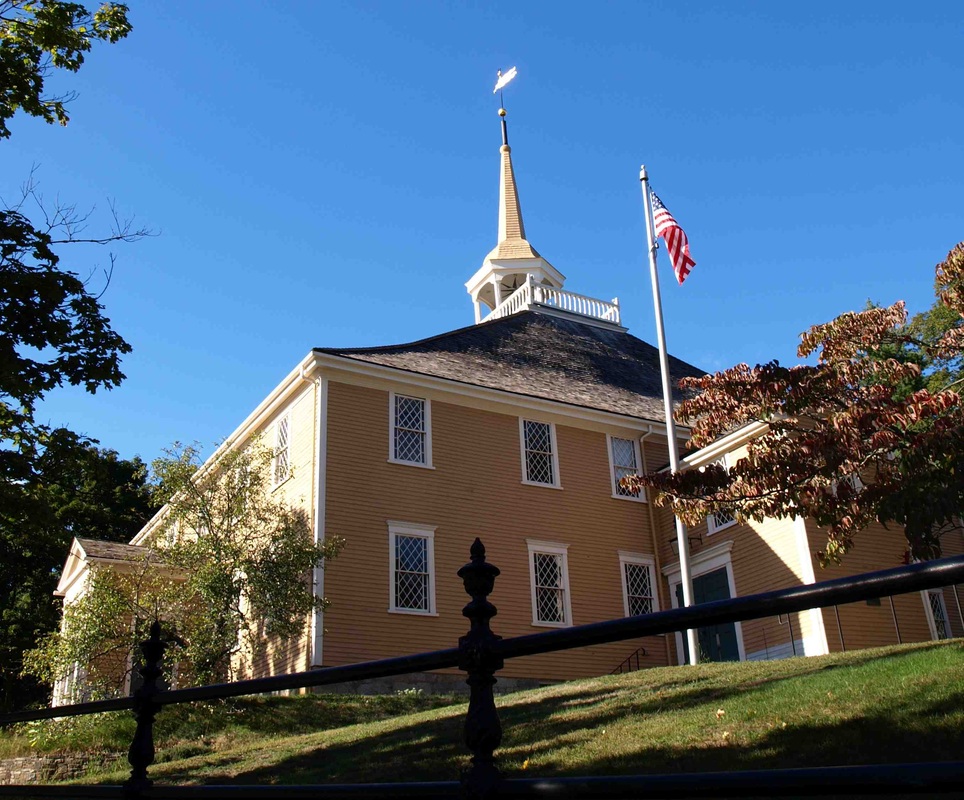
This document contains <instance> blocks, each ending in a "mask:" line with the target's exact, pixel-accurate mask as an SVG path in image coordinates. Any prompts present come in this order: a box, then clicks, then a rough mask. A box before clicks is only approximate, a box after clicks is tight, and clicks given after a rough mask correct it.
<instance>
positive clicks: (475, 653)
mask: <svg viewBox="0 0 964 800" xmlns="http://www.w3.org/2000/svg"><path fill="white" fill-rule="evenodd" d="M470 553H471V554H472V559H471V560H470V561H469V563H468V564H466V565H465V566H464V567H462V568H461V569H460V570H459V572H458V575H459V577H460V578H461V579H462V582H463V583H464V584H465V591H466V592H467V593H468V594H469V595H470V596H471V598H472V600H471V601H470V602H469V603H468V605H466V606H465V608H463V609H462V615H463V616H465V617H468V619H469V622H470V623H471V624H470V627H469V632H468V633H467V634H466V635H465V636H462V637H461V638H460V639H459V649H460V650H461V654H460V655H459V669H463V670H465V671H466V672H467V673H468V678H467V679H466V681H465V682H466V683H467V684H468V685H469V711H468V714H467V715H466V718H465V743H466V744H467V745H468V746H469V749H470V750H471V751H472V766H471V767H469V768H468V769H467V770H466V771H465V772H464V773H463V775H462V788H463V791H464V793H465V795H466V797H469V798H472V800H486V798H490V797H494V796H495V794H496V791H497V788H498V785H499V782H500V781H501V780H502V773H501V772H499V769H498V767H496V765H495V756H494V755H493V753H494V752H495V749H496V748H497V747H498V746H499V744H500V743H501V742H502V725H501V723H500V722H499V713H498V711H496V708H495V698H494V697H493V695H492V687H493V686H494V685H495V681H496V678H495V672H496V670H500V669H502V667H503V664H504V662H503V660H502V658H501V657H500V656H498V655H497V654H495V653H494V651H493V646H494V645H495V643H496V642H498V641H499V640H500V639H501V638H502V637H501V636H496V635H495V634H494V633H492V629H491V628H490V627H489V620H491V619H492V617H494V616H495V615H496V614H497V613H498V611H497V610H496V607H495V606H494V605H492V603H490V602H489V601H488V596H489V595H490V594H491V593H492V589H493V587H494V586H495V579H496V577H497V576H498V575H499V568H498V567H496V566H494V565H492V564H489V563H488V562H487V561H486V560H485V546H484V545H483V544H482V542H481V540H479V539H478V538H476V540H475V541H474V542H473V543H472V548H471V550H470Z"/></svg>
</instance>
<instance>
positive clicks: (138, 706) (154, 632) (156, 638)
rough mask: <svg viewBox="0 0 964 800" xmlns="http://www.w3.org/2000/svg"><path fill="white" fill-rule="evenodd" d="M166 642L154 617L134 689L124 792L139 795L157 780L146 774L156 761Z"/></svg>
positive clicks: (143, 646)
mask: <svg viewBox="0 0 964 800" xmlns="http://www.w3.org/2000/svg"><path fill="white" fill-rule="evenodd" d="M166 647H167V644H166V643H165V642H164V640H163V639H162V638H161V623H160V620H158V619H155V620H154V622H152V623H151V635H150V638H148V639H146V640H145V641H143V642H141V653H142V656H143V661H144V663H143V666H142V667H141V668H140V673H141V678H142V679H143V683H142V684H141V686H140V688H139V689H138V690H137V691H136V692H134V717H135V718H136V719H137V729H136V730H135V731H134V738H133V740H132V741H131V746H130V750H128V751H127V761H128V762H129V763H130V765H131V776H130V777H129V778H128V779H127V780H126V781H125V782H124V789H125V790H126V792H125V794H127V795H128V796H136V795H138V794H139V793H140V792H142V791H143V790H144V789H147V788H149V787H150V786H151V784H153V783H154V781H152V780H151V779H150V778H148V777H147V768H148V767H149V766H150V765H151V764H153V763H154V716H155V715H156V714H157V709H158V706H157V704H156V703H155V702H154V695H156V694H157V691H158V689H157V679H158V678H159V677H161V661H162V660H163V659H164V650H165V649H166Z"/></svg>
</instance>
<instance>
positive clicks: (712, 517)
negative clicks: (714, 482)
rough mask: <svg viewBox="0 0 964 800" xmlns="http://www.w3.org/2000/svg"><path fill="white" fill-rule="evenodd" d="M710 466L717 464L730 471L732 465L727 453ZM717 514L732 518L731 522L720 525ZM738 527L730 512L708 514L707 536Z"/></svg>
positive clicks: (713, 461)
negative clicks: (728, 461)
mask: <svg viewBox="0 0 964 800" xmlns="http://www.w3.org/2000/svg"><path fill="white" fill-rule="evenodd" d="M709 463H710V464H715V465H716V466H718V467H723V469H725V470H729V468H730V465H729V463H727V458H726V453H724V454H723V455H721V456H720V457H719V458H714V459H713V460H712V461H711V462H709ZM717 514H726V515H728V516H729V517H730V519H729V520H727V521H726V522H724V523H722V524H720V523H717V521H716V515H717ZM734 525H736V517H735V516H734V515H733V513H732V512H730V511H718V512H716V513H713V514H708V515H707V516H706V535H707V536H712V535H713V534H714V533H719V532H720V531H725V530H726V529H727V528H732V527H733V526H734Z"/></svg>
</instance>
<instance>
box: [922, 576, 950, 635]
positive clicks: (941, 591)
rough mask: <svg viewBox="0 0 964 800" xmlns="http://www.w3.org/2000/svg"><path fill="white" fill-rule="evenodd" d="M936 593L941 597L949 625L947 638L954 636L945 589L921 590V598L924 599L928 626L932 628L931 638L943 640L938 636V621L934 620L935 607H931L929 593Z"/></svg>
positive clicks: (945, 619) (946, 622) (945, 618)
mask: <svg viewBox="0 0 964 800" xmlns="http://www.w3.org/2000/svg"><path fill="white" fill-rule="evenodd" d="M931 594H936V595H937V596H938V597H940V599H941V605H942V606H943V607H944V625H945V626H947V630H946V631H945V633H947V638H948V639H950V638H953V636H954V634H953V633H952V632H951V618H950V617H949V616H948V614H947V600H945V598H944V589H943V587H942V588H940V589H924V590H923V591H921V593H920V596H921V600H923V601H924V615H925V616H926V617H927V627H928V628H930V632H931V639H932V640H933V641H935V642H936V641H943V640H939V639H938V638H937V623H936V622H935V621H934V609H932V608H931V603H930V598H929V597H928V595H931Z"/></svg>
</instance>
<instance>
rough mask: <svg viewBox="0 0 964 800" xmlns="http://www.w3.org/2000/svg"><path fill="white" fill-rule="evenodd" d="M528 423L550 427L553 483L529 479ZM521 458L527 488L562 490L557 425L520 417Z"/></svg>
mask: <svg viewBox="0 0 964 800" xmlns="http://www.w3.org/2000/svg"><path fill="white" fill-rule="evenodd" d="M526 422H537V423H539V424H540V425H548V426H549V446H550V447H551V448H552V453H550V456H551V457H552V480H553V482H552V483H540V482H539V481H530V480H529V479H528V478H527V475H528V474H529V473H528V470H527V468H526V426H525V424H526ZM519 456H520V459H521V463H522V483H524V484H525V485H526V486H542V487H543V488H545V489H561V488H562V484H561V482H560V479H559V447H558V445H557V444H556V425H555V423H554V422H545V421H543V420H541V419H529V418H528V417H519Z"/></svg>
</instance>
